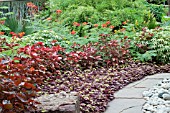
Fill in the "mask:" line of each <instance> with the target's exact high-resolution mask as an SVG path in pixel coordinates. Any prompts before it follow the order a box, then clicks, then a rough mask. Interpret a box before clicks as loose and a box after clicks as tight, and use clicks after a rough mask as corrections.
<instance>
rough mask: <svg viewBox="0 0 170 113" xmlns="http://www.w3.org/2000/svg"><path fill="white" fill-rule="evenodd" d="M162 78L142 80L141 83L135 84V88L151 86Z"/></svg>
mask: <svg viewBox="0 0 170 113" xmlns="http://www.w3.org/2000/svg"><path fill="white" fill-rule="evenodd" d="M161 80H162V79H161V78H158V79H149V78H148V79H145V80H144V81H142V82H140V83H139V84H137V85H135V86H134V87H135V88H151V87H153V86H155V85H156V84H158V83H159V82H160V81H161Z"/></svg>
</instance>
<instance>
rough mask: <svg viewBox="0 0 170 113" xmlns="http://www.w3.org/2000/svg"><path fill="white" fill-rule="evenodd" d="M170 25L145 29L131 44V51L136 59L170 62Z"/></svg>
mask: <svg viewBox="0 0 170 113" xmlns="http://www.w3.org/2000/svg"><path fill="white" fill-rule="evenodd" d="M169 37H170V27H164V28H156V29H152V30H149V29H146V28H145V29H144V31H141V32H140V33H137V36H136V37H134V41H133V42H132V45H131V53H132V55H133V56H134V57H135V59H138V60H141V61H153V62H157V63H168V62H170V38H169Z"/></svg>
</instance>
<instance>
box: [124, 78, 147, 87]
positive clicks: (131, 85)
mask: <svg viewBox="0 0 170 113" xmlns="http://www.w3.org/2000/svg"><path fill="white" fill-rule="evenodd" d="M145 80H146V78H143V79H141V80H139V81H136V82H133V83H130V84H128V85H127V86H125V87H124V88H132V87H134V86H135V85H137V84H139V83H141V82H143V81H145Z"/></svg>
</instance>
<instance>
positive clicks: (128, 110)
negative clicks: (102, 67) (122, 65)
mask: <svg viewBox="0 0 170 113" xmlns="http://www.w3.org/2000/svg"><path fill="white" fill-rule="evenodd" d="M164 78H170V73H163V74H155V75H152V76H147V77H145V78H143V79H142V80H140V81H137V82H134V83H131V84H129V85H127V86H126V87H124V88H123V89H121V90H119V91H118V92H116V93H115V99H114V100H113V101H111V102H110V103H109V107H108V109H107V110H106V112H105V113H143V112H142V110H141V109H142V106H143V104H144V103H145V100H144V99H143V97H142V93H143V91H146V90H148V89H149V88H151V87H153V86H154V85H156V84H157V83H158V82H159V81H161V80H162V79H164Z"/></svg>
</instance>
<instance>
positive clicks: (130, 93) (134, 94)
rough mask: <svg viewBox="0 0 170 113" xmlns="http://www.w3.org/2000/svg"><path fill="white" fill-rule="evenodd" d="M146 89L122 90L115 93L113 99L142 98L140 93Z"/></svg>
mask: <svg viewBox="0 0 170 113" xmlns="http://www.w3.org/2000/svg"><path fill="white" fill-rule="evenodd" d="M146 90H148V88H123V89H122V90H119V91H118V92H116V93H115V98H128V99H130V98H132V99H133V98H139V99H140V98H143V97H142V93H143V92H144V91H146Z"/></svg>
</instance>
